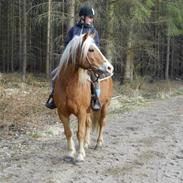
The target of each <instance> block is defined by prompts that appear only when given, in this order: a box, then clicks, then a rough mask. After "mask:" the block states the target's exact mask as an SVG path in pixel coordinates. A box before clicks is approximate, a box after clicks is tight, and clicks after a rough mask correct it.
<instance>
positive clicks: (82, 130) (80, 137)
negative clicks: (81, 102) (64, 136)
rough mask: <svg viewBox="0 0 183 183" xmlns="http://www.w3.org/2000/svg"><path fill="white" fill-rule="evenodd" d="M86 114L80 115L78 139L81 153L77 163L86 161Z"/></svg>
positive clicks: (81, 113)
mask: <svg viewBox="0 0 183 183" xmlns="http://www.w3.org/2000/svg"><path fill="white" fill-rule="evenodd" d="M86 117H87V115H86V112H85V111H82V112H80V113H79V115H78V132H77V138H78V142H79V152H78V157H77V161H84V158H85V150H84V141H85V133H86Z"/></svg>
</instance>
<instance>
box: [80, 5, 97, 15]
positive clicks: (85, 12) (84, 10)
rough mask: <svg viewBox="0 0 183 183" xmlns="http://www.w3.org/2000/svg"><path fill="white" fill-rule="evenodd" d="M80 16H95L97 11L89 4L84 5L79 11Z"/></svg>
mask: <svg viewBox="0 0 183 183" xmlns="http://www.w3.org/2000/svg"><path fill="white" fill-rule="evenodd" d="M79 16H80V17H81V16H89V17H94V16H95V11H94V9H93V8H91V7H89V6H83V7H81V9H80V11H79Z"/></svg>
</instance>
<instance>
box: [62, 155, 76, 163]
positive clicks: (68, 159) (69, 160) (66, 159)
mask: <svg viewBox="0 0 183 183" xmlns="http://www.w3.org/2000/svg"><path fill="white" fill-rule="evenodd" d="M64 160H65V161H66V162H74V157H72V156H68V155H67V156H65V157H64Z"/></svg>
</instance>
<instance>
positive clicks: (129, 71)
mask: <svg viewBox="0 0 183 183" xmlns="http://www.w3.org/2000/svg"><path fill="white" fill-rule="evenodd" d="M133 62H134V50H133V43H132V25H130V30H129V36H128V42H127V56H126V65H125V77H124V79H125V81H133V71H134V63H133Z"/></svg>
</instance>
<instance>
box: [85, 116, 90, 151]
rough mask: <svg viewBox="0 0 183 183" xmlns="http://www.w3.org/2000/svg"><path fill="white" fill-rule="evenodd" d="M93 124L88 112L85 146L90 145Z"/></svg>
mask: <svg viewBox="0 0 183 183" xmlns="http://www.w3.org/2000/svg"><path fill="white" fill-rule="evenodd" d="M91 126H92V121H91V117H90V113H89V114H87V117H86V134H85V144H84V146H85V148H88V146H89V145H90V132H91Z"/></svg>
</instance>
